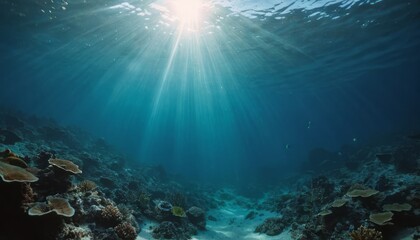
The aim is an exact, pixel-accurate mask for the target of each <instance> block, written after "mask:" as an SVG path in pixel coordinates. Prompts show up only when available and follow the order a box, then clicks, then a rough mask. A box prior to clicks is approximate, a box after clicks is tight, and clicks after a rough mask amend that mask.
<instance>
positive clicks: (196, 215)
mask: <svg viewBox="0 0 420 240" xmlns="http://www.w3.org/2000/svg"><path fill="white" fill-rule="evenodd" d="M186 213H187V217H188V219H189V220H190V222H191V223H192V224H194V225H195V226H197V227H198V229H202V230H203V229H206V214H205V212H204V211H203V209H201V208H198V207H191V208H190V209H188V210H187V212H186Z"/></svg>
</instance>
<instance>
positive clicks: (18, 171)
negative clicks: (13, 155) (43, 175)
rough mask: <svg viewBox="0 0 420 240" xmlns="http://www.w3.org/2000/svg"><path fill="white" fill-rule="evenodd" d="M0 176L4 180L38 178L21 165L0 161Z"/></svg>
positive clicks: (36, 179)
mask: <svg viewBox="0 0 420 240" xmlns="http://www.w3.org/2000/svg"><path fill="white" fill-rule="evenodd" d="M0 177H1V178H2V179H3V181H5V182H36V181H38V178H37V177H36V176H34V175H33V174H32V173H30V172H28V171H26V170H25V169H23V168H21V167H16V166H13V165H10V164H7V163H4V162H0Z"/></svg>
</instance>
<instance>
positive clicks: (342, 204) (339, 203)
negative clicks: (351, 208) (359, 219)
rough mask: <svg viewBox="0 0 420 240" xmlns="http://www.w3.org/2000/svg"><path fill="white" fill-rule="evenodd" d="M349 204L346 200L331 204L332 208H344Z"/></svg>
mask: <svg viewBox="0 0 420 240" xmlns="http://www.w3.org/2000/svg"><path fill="white" fill-rule="evenodd" d="M346 203H347V200H346V199H342V198H341V199H336V200H335V201H334V202H333V203H331V207H334V208H339V207H342V206H344V205H345V204H346Z"/></svg>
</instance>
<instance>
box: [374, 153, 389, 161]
mask: <svg viewBox="0 0 420 240" xmlns="http://www.w3.org/2000/svg"><path fill="white" fill-rule="evenodd" d="M376 158H377V159H378V160H379V161H381V162H383V163H391V162H392V154H390V153H378V154H376Z"/></svg>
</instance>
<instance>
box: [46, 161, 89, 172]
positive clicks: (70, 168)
mask: <svg viewBox="0 0 420 240" xmlns="http://www.w3.org/2000/svg"><path fill="white" fill-rule="evenodd" d="M48 162H49V163H50V164H51V165H53V166H55V167H58V168H60V169H62V170H64V171H66V172H69V173H72V174H79V173H82V170H80V169H79V166H77V165H76V164H74V163H73V162H71V161H69V160H64V159H56V158H53V159H50V160H48Z"/></svg>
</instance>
